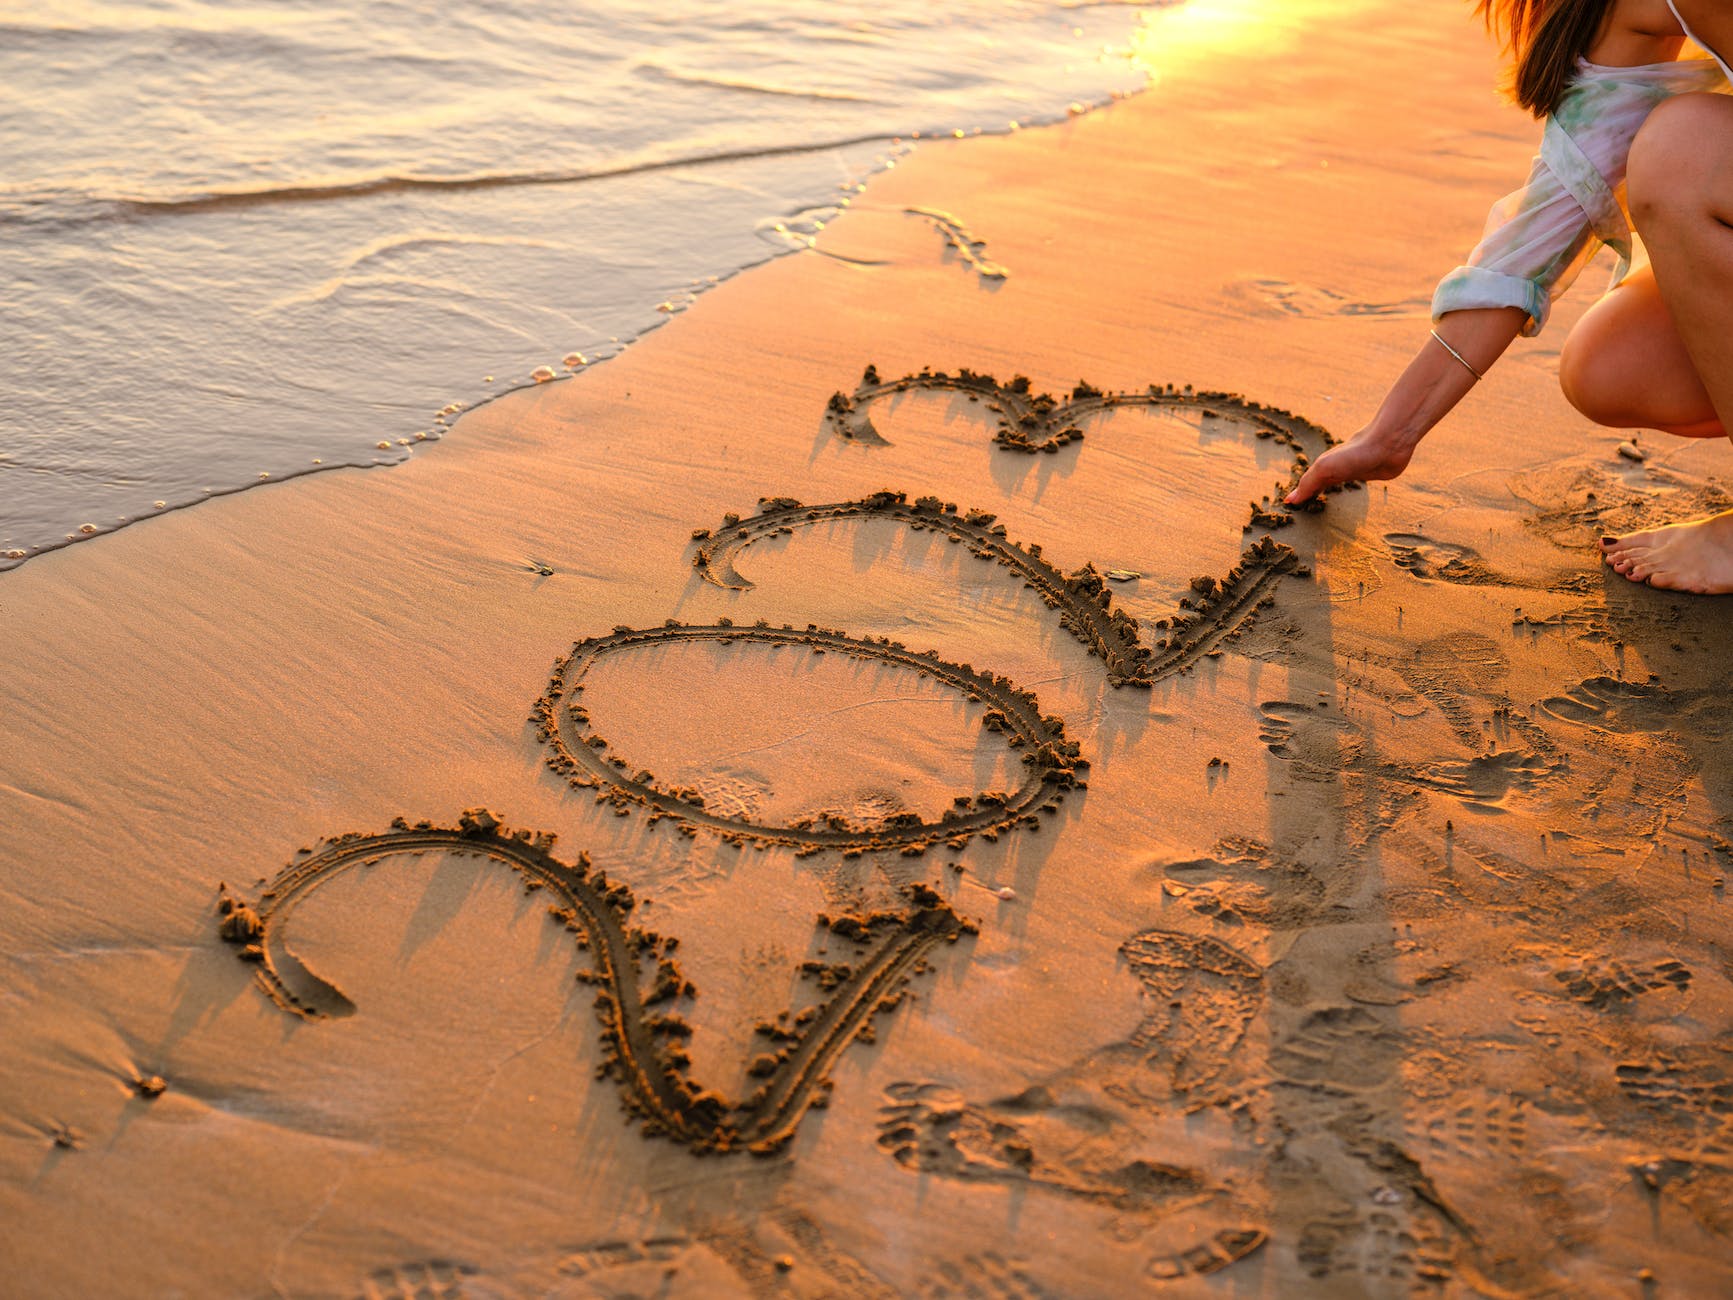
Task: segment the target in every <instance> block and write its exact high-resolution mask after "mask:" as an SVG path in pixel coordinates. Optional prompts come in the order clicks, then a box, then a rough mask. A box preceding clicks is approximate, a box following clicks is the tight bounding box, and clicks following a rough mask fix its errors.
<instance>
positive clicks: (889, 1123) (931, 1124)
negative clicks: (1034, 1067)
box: [878, 1083, 1210, 1210]
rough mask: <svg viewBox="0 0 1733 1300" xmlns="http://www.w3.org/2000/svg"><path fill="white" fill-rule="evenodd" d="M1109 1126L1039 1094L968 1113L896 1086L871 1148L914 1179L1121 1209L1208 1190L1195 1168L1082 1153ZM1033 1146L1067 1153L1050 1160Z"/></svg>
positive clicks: (938, 1089)
mask: <svg viewBox="0 0 1733 1300" xmlns="http://www.w3.org/2000/svg"><path fill="white" fill-rule="evenodd" d="M1112 1125H1113V1120H1112V1118H1111V1117H1110V1116H1108V1115H1106V1114H1104V1113H1101V1112H1097V1111H1093V1110H1092V1109H1090V1108H1087V1107H1072V1106H1062V1105H1059V1104H1057V1103H1056V1102H1055V1101H1054V1100H1053V1098H1052V1097H1051V1096H1050V1095H1048V1093H1047V1092H1046V1090H1045V1089H1042V1088H1031V1089H1030V1090H1029V1091H1027V1092H1025V1093H1023V1094H1021V1095H1019V1096H1017V1097H1012V1098H1008V1099H1006V1100H1004V1101H1001V1102H997V1103H993V1104H989V1105H974V1104H971V1103H970V1102H968V1101H967V1100H966V1099H965V1098H964V1097H963V1095H962V1093H960V1092H958V1091H957V1090H956V1089H954V1088H949V1087H946V1086H944V1085H943V1084H937V1083H893V1084H892V1085H891V1086H890V1087H889V1088H887V1089H886V1090H885V1102H884V1105H883V1106H882V1107H880V1110H879V1137H878V1145H879V1146H880V1147H881V1148H882V1149H883V1150H885V1151H887V1152H889V1153H890V1155H891V1158H892V1159H894V1160H895V1161H896V1162H897V1163H898V1164H899V1165H901V1166H902V1167H903V1168H905V1169H909V1170H912V1171H914V1172H917V1173H926V1174H937V1175H939V1176H940V1177H944V1178H956V1179H961V1180H965V1181H970V1182H996V1183H1014V1184H1020V1185H1027V1186H1033V1187H1044V1188H1047V1189H1050V1190H1052V1191H1058V1192H1064V1193H1065V1194H1067V1195H1070V1196H1077V1197H1082V1198H1084V1199H1087V1200H1095V1201H1102V1202H1105V1203H1107V1204H1110V1205H1113V1206H1115V1207H1117V1208H1120V1209H1148V1210H1159V1209H1164V1208H1170V1207H1171V1206H1173V1205H1175V1204H1177V1203H1180V1202H1191V1201H1195V1200H1197V1199H1198V1198H1199V1197H1201V1196H1204V1195H1206V1194H1207V1193H1208V1192H1209V1190H1210V1187H1209V1183H1208V1180H1207V1179H1205V1178H1204V1176H1203V1175H1201V1174H1200V1173H1198V1172H1197V1171H1196V1170H1193V1169H1186V1168H1182V1167H1179V1166H1176V1165H1164V1164H1157V1163H1155V1162H1153V1161H1148V1160H1134V1161H1130V1162H1128V1163H1123V1164H1121V1163H1115V1162H1114V1161H1113V1160H1112V1157H1111V1153H1110V1151H1104V1152H1100V1153H1098V1154H1097V1155H1095V1156H1093V1157H1092V1156H1091V1154H1090V1153H1089V1152H1088V1151H1087V1148H1085V1150H1084V1151H1083V1152H1082V1153H1081V1154H1079V1151H1078V1148H1079V1138H1080V1137H1085V1136H1087V1137H1096V1136H1099V1134H1101V1133H1102V1132H1104V1131H1106V1130H1108V1129H1110V1128H1111V1127H1112ZM1044 1132H1045V1133H1046V1134H1048V1135H1049V1139H1050V1140H1049V1141H1047V1142H1042V1141H1041V1136H1042V1134H1043V1133H1044ZM1055 1134H1056V1135H1057V1140H1053V1135H1055ZM1038 1143H1039V1144H1040V1145H1041V1146H1042V1147H1043V1148H1048V1147H1056V1148H1057V1149H1059V1150H1062V1151H1065V1152H1066V1155H1065V1156H1064V1157H1063V1158H1053V1157H1050V1156H1049V1155H1047V1154H1046V1152H1045V1150H1042V1151H1038V1150H1037V1144H1038Z"/></svg>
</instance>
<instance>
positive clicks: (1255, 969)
mask: <svg viewBox="0 0 1733 1300" xmlns="http://www.w3.org/2000/svg"><path fill="white" fill-rule="evenodd" d="M1119 951H1120V952H1121V954H1123V956H1124V957H1125V961H1126V965H1127V966H1128V967H1129V968H1130V970H1131V973H1132V974H1133V975H1135V976H1136V977H1137V980H1138V982H1139V983H1140V984H1142V985H1143V995H1144V996H1143V1007H1144V1019H1143V1023H1142V1024H1140V1025H1139V1026H1138V1027H1137V1029H1136V1031H1135V1032H1134V1033H1133V1034H1132V1036H1131V1045H1132V1046H1133V1047H1134V1048H1136V1049H1138V1050H1139V1051H1140V1052H1141V1053H1142V1055H1143V1062H1144V1065H1145V1066H1146V1067H1148V1068H1150V1069H1152V1070H1154V1071H1156V1072H1158V1073H1159V1074H1160V1075H1161V1076H1162V1077H1163V1078H1164V1080H1165V1081H1166V1082H1167V1083H1168V1084H1169V1085H1170V1086H1171V1087H1172V1089H1173V1091H1174V1092H1175V1093H1177V1094H1181V1095H1192V1094H1198V1093H1200V1092H1202V1091H1204V1090H1206V1089H1208V1088H1209V1087H1210V1086H1211V1085H1213V1084H1215V1083H1217V1082H1219V1081H1220V1080H1221V1079H1222V1077H1223V1076H1224V1075H1225V1074H1226V1073H1227V1071H1228V1068H1229V1066H1230V1065H1231V1064H1232V1058H1233V1053H1234V1050H1235V1049H1236V1048H1237V1047H1238V1046H1239V1045H1240V1040H1241V1039H1243V1038H1244V1037H1245V1033H1246V1029H1247V1027H1248V1026H1249V1025H1250V1024H1251V1022H1252V1017H1253V1016H1255V1015H1256V1014H1257V1012H1258V1009H1259V1008H1260V1007H1261V1006H1262V1005H1263V1000H1264V970H1263V967H1262V966H1260V965H1259V964H1258V963H1257V962H1255V961H1253V960H1252V959H1251V958H1249V957H1246V956H1244V955H1243V954H1241V953H1239V952H1237V951H1235V950H1234V949H1233V948H1230V947H1229V946H1228V945H1227V944H1225V943H1222V942H1221V941H1220V940H1217V939H1211V938H1207V937H1205V936H1203V935H1194V934H1182V933H1180V932H1178V931H1174V930H1145V931H1143V932H1142V933H1141V934H1137V935H1134V936H1133V937H1132V938H1130V939H1128V940H1126V941H1125V943H1124V944H1122V945H1121V946H1120V949H1119ZM1198 1100H1199V1098H1197V1097H1196V1096H1193V1102H1194V1104H1196V1103H1197V1102H1198Z"/></svg>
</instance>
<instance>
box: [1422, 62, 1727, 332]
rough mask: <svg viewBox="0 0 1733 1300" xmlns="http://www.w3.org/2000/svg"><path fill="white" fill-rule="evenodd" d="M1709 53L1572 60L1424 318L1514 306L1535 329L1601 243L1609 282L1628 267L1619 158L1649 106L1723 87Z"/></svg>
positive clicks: (1627, 220) (1628, 238)
mask: <svg viewBox="0 0 1733 1300" xmlns="http://www.w3.org/2000/svg"><path fill="white" fill-rule="evenodd" d="M1729 89H1730V87H1729V85H1728V80H1727V74H1726V73H1725V72H1724V71H1723V70H1722V67H1721V65H1720V63H1719V62H1718V61H1716V60H1714V59H1682V60H1679V61H1677V62H1673V63H1648V64H1643V65H1642V66H1640V67H1634V68H1612V67H1606V66H1604V65H1602V64H1598V63H1589V62H1588V61H1586V60H1579V61H1578V63H1577V76H1576V79H1575V80H1574V81H1573V82H1572V83H1571V86H1570V89H1568V90H1567V91H1565V94H1564V97H1563V98H1562V99H1561V100H1560V101H1559V105H1558V108H1557V110H1556V111H1554V113H1553V115H1552V116H1551V117H1549V118H1548V119H1547V121H1546V128H1545V131H1544V133H1543V134H1542V136H1541V143H1540V156H1539V157H1537V158H1536V159H1535V160H1534V166H1533V169H1532V170H1531V171H1530V173H1529V178H1528V184H1527V185H1525V186H1523V188H1522V189H1520V190H1518V191H1516V193H1514V194H1510V195H1507V196H1506V197H1505V198H1503V199H1500V200H1499V201H1498V202H1497V203H1496V204H1494V205H1493V209H1492V214H1491V216H1490V217H1488V218H1487V223H1486V233H1485V234H1484V235H1483V236H1482V238H1481V241H1480V244H1479V245H1478V246H1477V247H1476V248H1475V250H1474V252H1472V253H1471V254H1469V258H1468V264H1467V265H1466V266H1459V267H1457V268H1456V269H1455V270H1454V271H1452V272H1451V273H1450V274H1449V275H1447V276H1445V277H1444V280H1443V282H1442V283H1440V284H1439V286H1438V291H1437V293H1435V294H1434V295H1433V298H1432V318H1433V320H1434V321H1436V320H1437V319H1438V318H1439V317H1440V316H1442V315H1444V314H1445V313H1446V312H1452V311H1462V310H1464V309H1466V308H1475V307H1520V308H1522V309H1523V310H1524V311H1526V312H1527V313H1528V315H1529V320H1528V324H1527V325H1526V326H1525V327H1524V328H1523V333H1524V334H1538V333H1539V332H1540V330H1541V327H1542V326H1544V325H1545V324H1546V320H1547V316H1548V315H1549V314H1550V313H1551V311H1552V304H1553V302H1554V301H1555V300H1556V299H1557V298H1558V297H1559V296H1560V295H1561V294H1563V293H1564V292H1565V290H1567V289H1569V288H1570V286H1571V284H1572V282H1573V281H1575V279H1576V278H1577V275H1578V274H1579V273H1580V272H1581V271H1582V269H1583V267H1584V266H1586V265H1587V264H1588V262H1589V260H1590V259H1591V258H1593V257H1594V255H1595V254H1596V253H1598V252H1599V251H1600V249H1601V246H1602V245H1603V244H1604V245H1606V246H1607V247H1609V248H1611V249H1612V250H1613V251H1614V252H1615V253H1617V254H1618V258H1619V265H1618V270H1617V271H1616V272H1615V273H1614V277H1613V280H1614V283H1617V282H1618V281H1619V280H1622V279H1623V278H1624V276H1625V273H1626V272H1627V271H1629V270H1630V266H1631V222H1630V215H1629V213H1628V212H1627V210H1626V208H1625V165H1626V162H1627V160H1628V159H1629V156H1630V152H1631V141H1632V140H1634V139H1635V138H1636V135H1637V129H1638V128H1639V127H1640V126H1642V124H1643V122H1644V121H1645V120H1646V119H1647V118H1648V116H1649V114H1650V113H1651V112H1652V111H1653V110H1654V108H1655V106H1656V105H1657V104H1659V103H1661V102H1662V101H1663V100H1665V99H1668V98H1670V97H1672V96H1674V95H1678V94H1683V93H1684V92H1686V91H1692V90H1702V91H1723V92H1724V91H1727V90H1729Z"/></svg>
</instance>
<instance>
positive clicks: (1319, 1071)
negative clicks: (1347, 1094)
mask: <svg viewBox="0 0 1733 1300" xmlns="http://www.w3.org/2000/svg"><path fill="white" fill-rule="evenodd" d="M1400 1055H1401V1041H1400V1038H1399V1036H1398V1034H1397V1033H1396V1032H1395V1031H1394V1030H1393V1029H1391V1027H1390V1026H1389V1025H1388V1024H1387V1023H1386V1021H1385V1020H1384V1019H1383V1018H1381V1017H1379V1016H1375V1015H1373V1014H1372V1013H1371V1012H1369V1011H1367V1010H1365V1009H1364V1008H1362V1007H1322V1008H1320V1009H1319V1010H1317V1011H1313V1012H1311V1013H1310V1014H1308V1015H1307V1016H1306V1017H1305V1018H1304V1019H1303V1020H1301V1022H1300V1023H1299V1024H1298V1025H1297V1026H1296V1027H1295V1028H1294V1030H1293V1032H1291V1033H1289V1034H1287V1035H1285V1036H1284V1037H1282V1038H1280V1039H1279V1040H1278V1041H1276V1042H1275V1043H1273V1044H1272V1045H1271V1047H1270V1069H1271V1070H1272V1071H1274V1072H1275V1074H1276V1075H1277V1076H1278V1077H1279V1078H1282V1079H1287V1080H1289V1081H1291V1082H1294V1083H1303V1084H1329V1085H1331V1086H1332V1087H1335V1088H1343V1089H1352V1090H1359V1089H1364V1088H1372V1087H1379V1086H1382V1085H1383V1084H1384V1083H1385V1081H1386V1080H1388V1079H1389V1077H1390V1075H1391V1074H1392V1073H1393V1072H1394V1071H1395V1070H1396V1068H1397V1066H1398V1064H1399V1058H1400Z"/></svg>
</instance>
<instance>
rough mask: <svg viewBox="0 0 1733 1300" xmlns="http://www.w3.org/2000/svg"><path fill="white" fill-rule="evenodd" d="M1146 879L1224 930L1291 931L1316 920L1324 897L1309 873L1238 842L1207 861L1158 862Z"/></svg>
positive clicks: (1219, 847) (1221, 845) (1216, 851)
mask: <svg viewBox="0 0 1733 1300" xmlns="http://www.w3.org/2000/svg"><path fill="white" fill-rule="evenodd" d="M1149 874H1153V875H1154V876H1155V877H1156V878H1157V879H1158V880H1159V881H1160V882H1161V884H1162V888H1163V889H1164V890H1165V891H1166V892H1167V893H1169V894H1172V895H1174V896H1176V897H1178V898H1179V899H1180V900H1181V902H1183V903H1184V904H1185V906H1187V907H1189V908H1190V909H1191V910H1192V911H1194V912H1196V913H1197V914H1198V915H1199V916H1205V917H1208V918H1209V919H1210V920H1212V921H1215V922H1217V923H1218V924H1221V925H1228V926H1241V925H1256V926H1261V927H1263V928H1265V929H1269V930H1284V929H1291V928H1297V927H1299V926H1303V925H1306V924H1308V923H1309V922H1311V921H1313V920H1315V919H1316V917H1317V913H1318V908H1319V907H1320V906H1321V905H1322V903H1323V901H1324V894H1325V890H1324V882H1323V881H1322V880H1320V879H1319V878H1318V877H1317V875H1316V874H1315V873H1313V872H1312V871H1310V870H1308V869H1306V868H1305V867H1302V866H1300V865H1299V864H1298V863H1297V862H1293V861H1290V860H1288V859H1286V858H1283V857H1280V856H1278V855H1275V854H1273V853H1272V852H1271V851H1270V849H1269V847H1268V846H1267V845H1263V844H1259V843H1257V842H1255V841H1253V840H1247V839H1240V838H1233V839H1227V840H1223V841H1222V842H1220V843H1219V844H1217V845H1216V846H1215V847H1214V848H1212V849H1211V850H1210V854H1209V856H1208V857H1202V858H1192V859H1189V860H1187V861H1184V862H1169V863H1158V864H1156V865H1155V866H1153V867H1152V868H1150V869H1149ZM1169 882H1171V883H1169Z"/></svg>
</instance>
